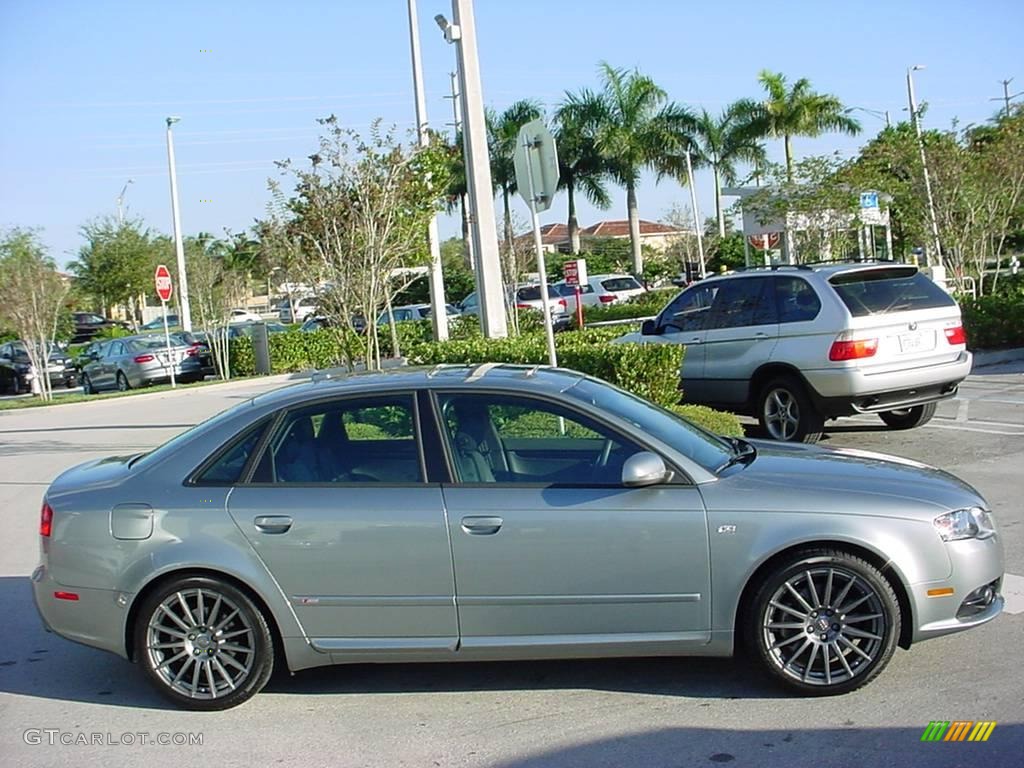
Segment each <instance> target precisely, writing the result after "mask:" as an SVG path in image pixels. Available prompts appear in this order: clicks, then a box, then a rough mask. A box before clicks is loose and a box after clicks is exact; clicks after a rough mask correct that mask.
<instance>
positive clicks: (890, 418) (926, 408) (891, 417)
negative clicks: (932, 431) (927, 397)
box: [878, 403, 938, 429]
mask: <svg viewBox="0 0 1024 768" xmlns="http://www.w3.org/2000/svg"><path fill="white" fill-rule="evenodd" d="M937 407H938V404H937V403H926V404H924V405H915V406H914V407H913V408H900V409H899V410H896V411H883V412H882V413H880V414H878V415H879V417H880V418H881V419H882V421H884V422H885V423H886V425H887V426H889V427H891V428H892V429H913V428H914V427H920V426H922V425H924V424H927V423H928V422H929V421H931V420H932V416H934V415H935V409H936V408H937Z"/></svg>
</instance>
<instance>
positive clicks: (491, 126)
mask: <svg viewBox="0 0 1024 768" xmlns="http://www.w3.org/2000/svg"><path fill="white" fill-rule="evenodd" d="M540 116H541V111H540V105H539V104H537V102H535V101H530V100H529V99H523V100H522V101H517V102H515V103H514V104H512V105H511V106H510V107H508V108H507V109H506V110H505V111H504V112H501V113H500V114H499V113H497V112H495V111H494V110H491V109H488V110H487V113H486V115H485V117H486V120H487V148H488V150H489V151H490V153H491V182H492V183H493V184H494V189H495V191H497V190H499V189H500V190H501V201H502V211H503V216H504V217H503V226H504V231H505V247H506V248H511V247H512V240H513V239H514V237H515V233H514V232H513V231H512V208H511V198H512V195H514V194H515V192H516V189H517V187H516V169H515V163H514V160H513V158H514V156H515V151H516V139H517V138H518V136H519V129H520V128H522V127H523V126H524V125H525V124H526V123H528V122H530V121H531V120H536V119H537V118H538V117H540Z"/></svg>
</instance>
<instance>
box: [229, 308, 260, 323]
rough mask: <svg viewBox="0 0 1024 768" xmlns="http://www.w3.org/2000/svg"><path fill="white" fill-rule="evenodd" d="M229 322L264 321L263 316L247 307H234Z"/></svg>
mask: <svg viewBox="0 0 1024 768" xmlns="http://www.w3.org/2000/svg"><path fill="white" fill-rule="evenodd" d="M228 322H229V323H262V322H263V318H262V317H260V316H259V315H257V314H256V313H255V312H250V311H249V310H247V309H232V310H231V317H229V318H228Z"/></svg>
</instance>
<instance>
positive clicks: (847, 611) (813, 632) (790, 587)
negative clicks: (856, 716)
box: [745, 549, 901, 696]
mask: <svg viewBox="0 0 1024 768" xmlns="http://www.w3.org/2000/svg"><path fill="white" fill-rule="evenodd" d="M751 608H752V610H751V612H750V614H749V615H748V616H747V626H746V627H745V630H746V632H745V637H746V638H747V642H748V643H749V644H750V645H752V648H751V650H752V651H753V654H754V656H755V657H756V658H757V659H758V660H759V661H760V663H761V665H762V667H763V668H764V669H765V670H766V671H767V673H768V674H769V675H770V676H771V677H773V678H775V679H776V680H777V681H780V682H782V683H783V684H784V685H786V686H787V687H789V688H791V689H793V690H795V691H798V692H800V693H803V694H807V695H814V696H822V695H831V694H839V693H846V692H848V691H852V690H855V689H857V688H860V687H861V686H863V685H866V684H867V683H868V682H870V681H871V680H872V679H873V678H874V677H875V676H876V675H878V674H879V673H880V672H881V671H882V670H883V669H884V668H885V666H886V664H888V663H889V660H890V659H891V658H892V655H893V653H894V652H895V650H896V645H897V641H898V639H899V636H900V621H901V616H900V608H899V602H898V601H897V599H896V594H895V592H894V591H893V588H892V585H891V584H890V583H889V581H888V580H887V579H886V578H885V576H883V575H882V574H881V572H879V570H878V569H877V568H875V567H874V566H873V565H871V564H870V563H868V562H867V561H865V560H862V559H861V558H859V557H856V556H854V555H851V554H849V553H848V552H842V551H837V550H825V549H821V550H813V551H807V552H803V553H800V554H797V555H796V556H794V557H793V558H791V559H789V560H787V561H785V562H783V563H781V564H780V565H779V567H777V568H775V569H774V570H773V571H772V572H771V573H770V574H768V576H767V578H766V579H765V580H764V582H763V584H762V586H761V587H760V589H758V591H757V593H756V594H755V596H754V598H753V601H752V603H751Z"/></svg>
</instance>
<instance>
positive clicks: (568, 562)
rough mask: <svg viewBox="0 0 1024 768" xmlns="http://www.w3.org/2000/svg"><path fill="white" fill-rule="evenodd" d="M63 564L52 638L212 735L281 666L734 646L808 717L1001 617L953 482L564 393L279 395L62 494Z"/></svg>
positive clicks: (416, 383) (42, 598) (427, 388)
mask: <svg viewBox="0 0 1024 768" xmlns="http://www.w3.org/2000/svg"><path fill="white" fill-rule="evenodd" d="M40 536H41V539H42V546H41V548H40V549H41V555H40V558H41V559H40V563H39V566H38V567H37V568H36V570H35V571H34V573H33V575H32V579H31V581H32V588H33V592H34V597H35V604H36V607H37V609H38V611H39V613H40V615H41V617H42V620H43V622H44V624H45V625H46V627H48V628H49V629H51V630H53V631H55V632H57V633H58V634H60V635H63V636H64V637H66V638H69V639H71V640H75V641H77V642H81V643H84V644H86V645H90V646H93V647H96V648H101V649H104V650H107V651H111V652H113V653H116V654H118V655H119V656H122V657H125V658H128V659H131V660H133V661H134V662H135V663H137V664H138V665H139V666H140V667H141V669H142V671H143V673H144V675H145V676H146V677H147V678H148V679H149V681H150V682H151V683H152V684H153V685H155V686H156V688H157V689H158V690H159V691H160V692H161V693H162V694H163V695H164V696H166V697H167V698H168V699H169V700H171V701H172V702H174V703H175V704H177V705H178V706H180V707H184V708H190V709H201V710H217V709H225V708H227V707H232V706H235V705H237V704H240V703H241V702H243V701H245V700H246V699H248V698H249V697H251V696H252V695H254V694H255V693H256V692H257V691H259V690H260V689H261V688H263V686H264V685H265V684H266V682H267V680H268V678H269V677H270V673H271V670H272V668H273V667H274V664H275V661H279V663H280V664H281V665H282V666H285V667H287V668H288V669H290V670H292V671H296V670H301V669H306V668H310V667H317V666H324V665H329V664H336V663H341V664H345V663H364V662H403V661H412V660H414V661H418V662H422V661H424V660H437V661H459V660H471V659H476V660H496V659H525V658H560V659H564V658H572V657H577V656H579V657H593V656H643V655H672V656H677V655H678V656H684V655H688V654H696V655H701V656H728V655H730V654H731V653H733V651H734V645H735V643H736V641H737V638H738V637H742V638H743V640H744V641H745V642H746V644H747V646H748V648H749V651H750V652H751V655H752V657H753V658H754V659H755V660H756V662H757V664H758V665H759V666H760V668H761V669H762V670H763V671H764V672H765V673H766V674H767V675H769V676H770V677H772V678H773V679H774V680H775V681H777V682H778V683H780V684H782V685H783V686H785V687H787V688H789V689H790V690H791V691H795V692H798V693H802V694H810V695H821V694H841V693H846V692H848V691H852V690H855V689H857V688H859V687H861V686H863V685H865V684H866V683H868V682H869V681H871V680H872V679H874V678H875V677H876V676H877V675H878V674H879V673H880V672H881V671H882V670H883V669H884V668H885V666H886V664H887V663H888V662H889V660H890V659H891V657H892V656H893V654H894V653H895V650H896V647H897V645H899V646H901V647H903V648H909V647H911V645H912V644H915V643H918V642H921V641H923V640H927V639H929V638H934V637H939V636H942V635H946V634H950V633H954V632H960V631H963V630H967V629H970V628H972V627H977V626H979V625H982V624H985V623H987V622H989V621H991V620H993V619H994V618H996V616H997V615H998V614H999V613H1000V612H1001V610H1002V608H1003V604H1004V601H1003V597H1002V596H1001V595H1000V589H1001V585H1002V578H1003V572H1004V552H1003V542H1002V537H1001V534H1000V533H999V531H998V530H997V526H996V522H995V520H994V519H993V516H992V514H991V512H989V509H988V505H987V503H986V501H985V499H984V498H982V497H981V496H980V495H979V494H978V492H977V491H975V490H974V489H973V488H971V487H970V486H969V485H967V484H966V483H964V482H962V481H960V480H958V479H957V478H955V477H953V476H951V475H948V474H946V473H944V472H941V471H939V470H937V469H932V468H930V467H926V466H924V465H921V464H918V463H916V462H910V461H906V460H903V459H890V458H889V457H885V456H882V455H878V454H868V453H865V452H862V451H854V450H844V449H834V450H830V449H825V448H819V447H817V446H807V445H785V444H780V443H773V442H760V441H748V440H741V439H738V438H731V439H729V440H726V439H724V438H719V437H716V436H715V435H712V434H710V433H708V432H706V431H704V430H703V429H700V428H699V427H696V426H694V425H693V424H691V423H689V422H687V421H685V420H683V419H680V418H678V417H677V416H675V415H673V414H671V413H669V412H668V411H665V410H662V409H661V408H658V407H657V406H654V405H652V404H651V403H649V402H647V401H645V400H643V399H641V398H639V397H636V396H635V395H632V394H629V393H627V392H625V391H623V390H620V389H617V388H615V387H612V386H611V385H609V384H606V383H604V382H602V381H600V380H597V379H593V378H589V377H586V376H583V375H581V374H577V373H574V372H572V371H567V370H564V369H549V368H545V367H543V366H542V367H525V366H506V365H497V366H495V365H484V366H474V367H461V366H460V367H453V366H440V367H438V368H435V369H432V370H424V369H405V370H395V371H389V372H387V373H376V374H369V375H355V376H343V377H340V378H339V377H317V378H316V379H314V380H313V381H311V382H306V383H303V384H297V385H294V386H289V387H286V388H284V389H281V390H278V391H277V392H274V393H269V394H263V395H260V396H259V397H257V398H255V399H253V400H247V401H245V402H243V403H240V404H238V405H237V406H235V407H233V408H231V409H229V410H227V411H225V412H224V413H221V414H220V415H218V416H216V417H214V418H213V419H211V420H209V421H206V422H205V423H203V424H201V425H199V426H197V427H196V428H194V429H192V430H190V431H188V432H186V433H184V434H183V435H179V436H177V437H175V438H174V439H172V440H171V441H170V442H168V443H166V444H165V445H163V446H162V447H160V448H157V449H156V450H153V451H151V452H149V453H145V454H139V455H136V456H131V457H127V456H122V457H115V458H108V459H100V460H93V461H90V462H87V463H85V464H82V465H80V466H78V467H75V468H73V469H70V470H68V471H66V472H64V473H63V474H62V475H60V476H59V477H58V478H57V479H56V480H55V481H54V482H53V483H52V484H51V485H50V487H49V488H48V489H47V491H46V494H45V497H44V500H43V505H42V511H41V515H40ZM712 575H713V576H714V578H713V580H712ZM926 588H927V589H926ZM114 596H118V599H113V597H114ZM279 654H280V655H281V656H282V657H283V658H280V659H277V658H276V657H278V655H279ZM975 662H976V663H985V662H984V660H983V659H982V660H980V661H979V660H977V659H976V660H975ZM989 663H991V664H992V665H998V659H993V660H991V661H990V662H989ZM55 671H56V672H58V673H59V669H58V670H55Z"/></svg>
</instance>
